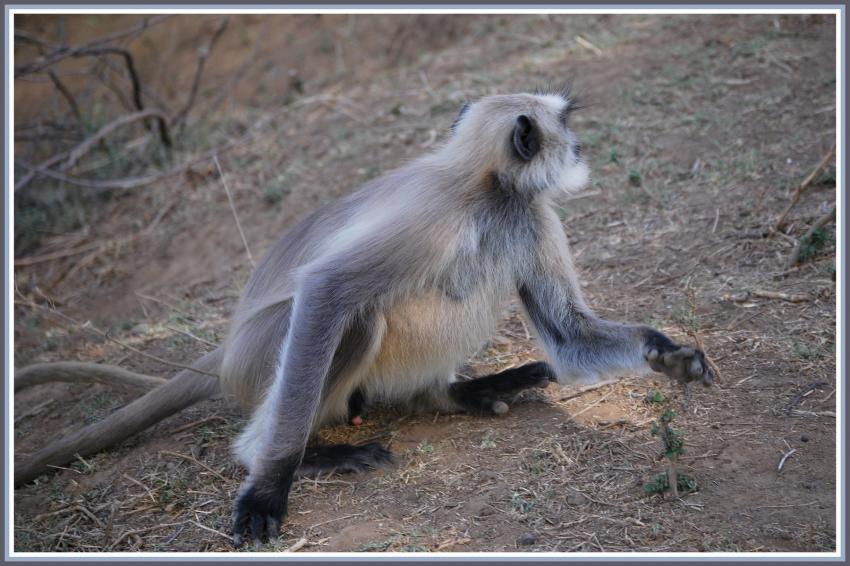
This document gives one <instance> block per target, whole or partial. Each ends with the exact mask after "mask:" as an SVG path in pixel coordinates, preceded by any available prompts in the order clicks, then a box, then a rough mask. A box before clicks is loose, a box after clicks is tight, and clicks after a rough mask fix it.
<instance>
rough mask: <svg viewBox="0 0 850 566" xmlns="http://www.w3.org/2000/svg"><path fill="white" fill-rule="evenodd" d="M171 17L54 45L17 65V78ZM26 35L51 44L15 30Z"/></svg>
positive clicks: (151, 19)
mask: <svg viewBox="0 0 850 566" xmlns="http://www.w3.org/2000/svg"><path fill="white" fill-rule="evenodd" d="M170 17H171V15H170V14H165V15H160V16H154V17H152V18H145V19H144V20H142V22H141V24H138V25H136V26H134V27H132V28H130V29H126V30H122V31H118V32H115V33H112V34H109V35H105V36H103V37H100V38H97V39H94V40H92V41H90V42H88V43H85V44H83V45H80V46H78V47H68V46H66V45H60V46H54V49H53V51H52V52H51V53H49V54H48V55H45V56H42V57H39V58H38V59H36V60H35V61H33V62H31V63H23V64H21V65H17V66H16V67H15V78H16V79H17V78H19V77H21V76H23V75H28V74H31V73H39V72H41V71H43V70H44V69H46V68H48V67H50V66H51V65H54V64H56V63H58V62H59V61H61V60H63V59H66V58H68V57H74V56H75V55H76V54H77V53H79V52H80V51H84V50H87V49H95V48H98V47H101V46H103V45H106V44H107V43H111V42H113V41H116V40H118V39H123V38H125V37H129V36H132V35H136V34H138V33H141V32H142V31H144V30H146V29H148V28H149V27H152V26H154V25H157V24H159V23H161V22H164V21H165V20H167V19H168V18H170ZM25 35H26V36H27V37H26V39H27V40H35V39H37V40H38V41H40V42H41V43H42V44H43V45H47V46H49V44H48V43H47V42H45V41H44V40H41V39H38V38H35V36H33V35H32V34H28V33H27V32H22V31H20V30H18V31H16V32H15V37H17V38H20V39H24V36H25Z"/></svg>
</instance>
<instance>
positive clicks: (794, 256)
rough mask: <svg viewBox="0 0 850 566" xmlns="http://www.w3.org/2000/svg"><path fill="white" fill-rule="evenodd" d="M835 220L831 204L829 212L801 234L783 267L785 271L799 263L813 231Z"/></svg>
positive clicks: (833, 207)
mask: <svg viewBox="0 0 850 566" xmlns="http://www.w3.org/2000/svg"><path fill="white" fill-rule="evenodd" d="M833 218H835V203H833V204H832V208H830V209H829V212H827V213H826V214H824V215H823V216H821V217H820V218H818V219H817V220H815V223H814V224H812V227H811V228H809V230H808V231H807V232H806V233H805V234H803V237H802V238H800V242H799V243H798V244H797V245H796V246H794V250H793V251H792V252H791V256H790V257H789V258H788V263H787V264H786V265H785V267H786V269H787V268H790V267H794V266H795V265H797V264H798V263H799V262H800V253H801V252H802V250H803V246H804V245H805V244H806V243H808V242H810V241H811V239H812V236H813V235H814V233H815V230H819V229H820V228H823V227H824V226H825V225H826V223H827V222H829V221H830V220H832V219H833Z"/></svg>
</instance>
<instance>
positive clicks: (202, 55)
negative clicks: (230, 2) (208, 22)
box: [171, 18, 230, 128]
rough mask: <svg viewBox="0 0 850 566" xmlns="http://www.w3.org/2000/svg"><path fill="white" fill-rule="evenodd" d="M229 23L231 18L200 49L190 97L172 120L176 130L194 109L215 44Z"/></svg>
mask: <svg viewBox="0 0 850 566" xmlns="http://www.w3.org/2000/svg"><path fill="white" fill-rule="evenodd" d="M229 21H230V18H224V19H223V20H222V21H221V24H219V26H218V28H217V29H216V30H215V32H214V33H213V36H212V38H210V41H209V43H207V45H206V46H205V47H201V48H200V49H198V66H197V68H196V70H195V77H194V78H193V79H192V87H191V89H190V90H189V96H188V98H187V99H186V103H185V104H184V105H183V108H181V109H180V110H179V111H178V112H177V114H176V115H175V116H174V118H173V119H172V120H171V125H172V127H175V128H176V127H179V126H182V123H183V121H184V120H185V119H186V118H187V117H188V115H189V111H190V110H191V109H192V105H193V104H194V103H195V98H196V97H197V95H198V88H199V87H200V86H201V76H202V75H203V74H204V66H205V65H206V62H207V59H208V58H209V56H210V53H211V52H212V50H213V47H215V44H216V43H217V42H218V40H219V38H221V36H222V34H223V33H224V30H225V29H227V24H228V22H229Z"/></svg>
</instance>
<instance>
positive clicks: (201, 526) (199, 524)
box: [189, 519, 233, 542]
mask: <svg viewBox="0 0 850 566" xmlns="http://www.w3.org/2000/svg"><path fill="white" fill-rule="evenodd" d="M189 522H190V523H192V524H193V525H195V526H196V527H198V528H199V529H203V530H205V531H209V532H211V533H215V534H217V535H218V536H220V537H223V538H226V539H227V540H229V541H231V542H233V537H232V536H230V535H228V534H225V533H223V532H221V531H217V530H215V529H213V528H212V527H208V526H206V525H202V524H201V523H199V522H198V521H193V520H192V519H189Z"/></svg>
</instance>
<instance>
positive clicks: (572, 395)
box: [557, 379, 620, 401]
mask: <svg viewBox="0 0 850 566" xmlns="http://www.w3.org/2000/svg"><path fill="white" fill-rule="evenodd" d="M619 381H620V380H619V379H609V380H607V381H600V382H599V383H592V384H590V385H585V386H584V387H580V388H579V389H578V391H572V392H570V393H566V394H564V395H562V396H561V397H558V399H557V400H558V401H569V400H570V399H575V398H576V397H580V396H581V395H584V394H585V393H588V392H590V391H596V390H597V389H600V388H602V387H607V386H609V385H614V384H615V383H619Z"/></svg>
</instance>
